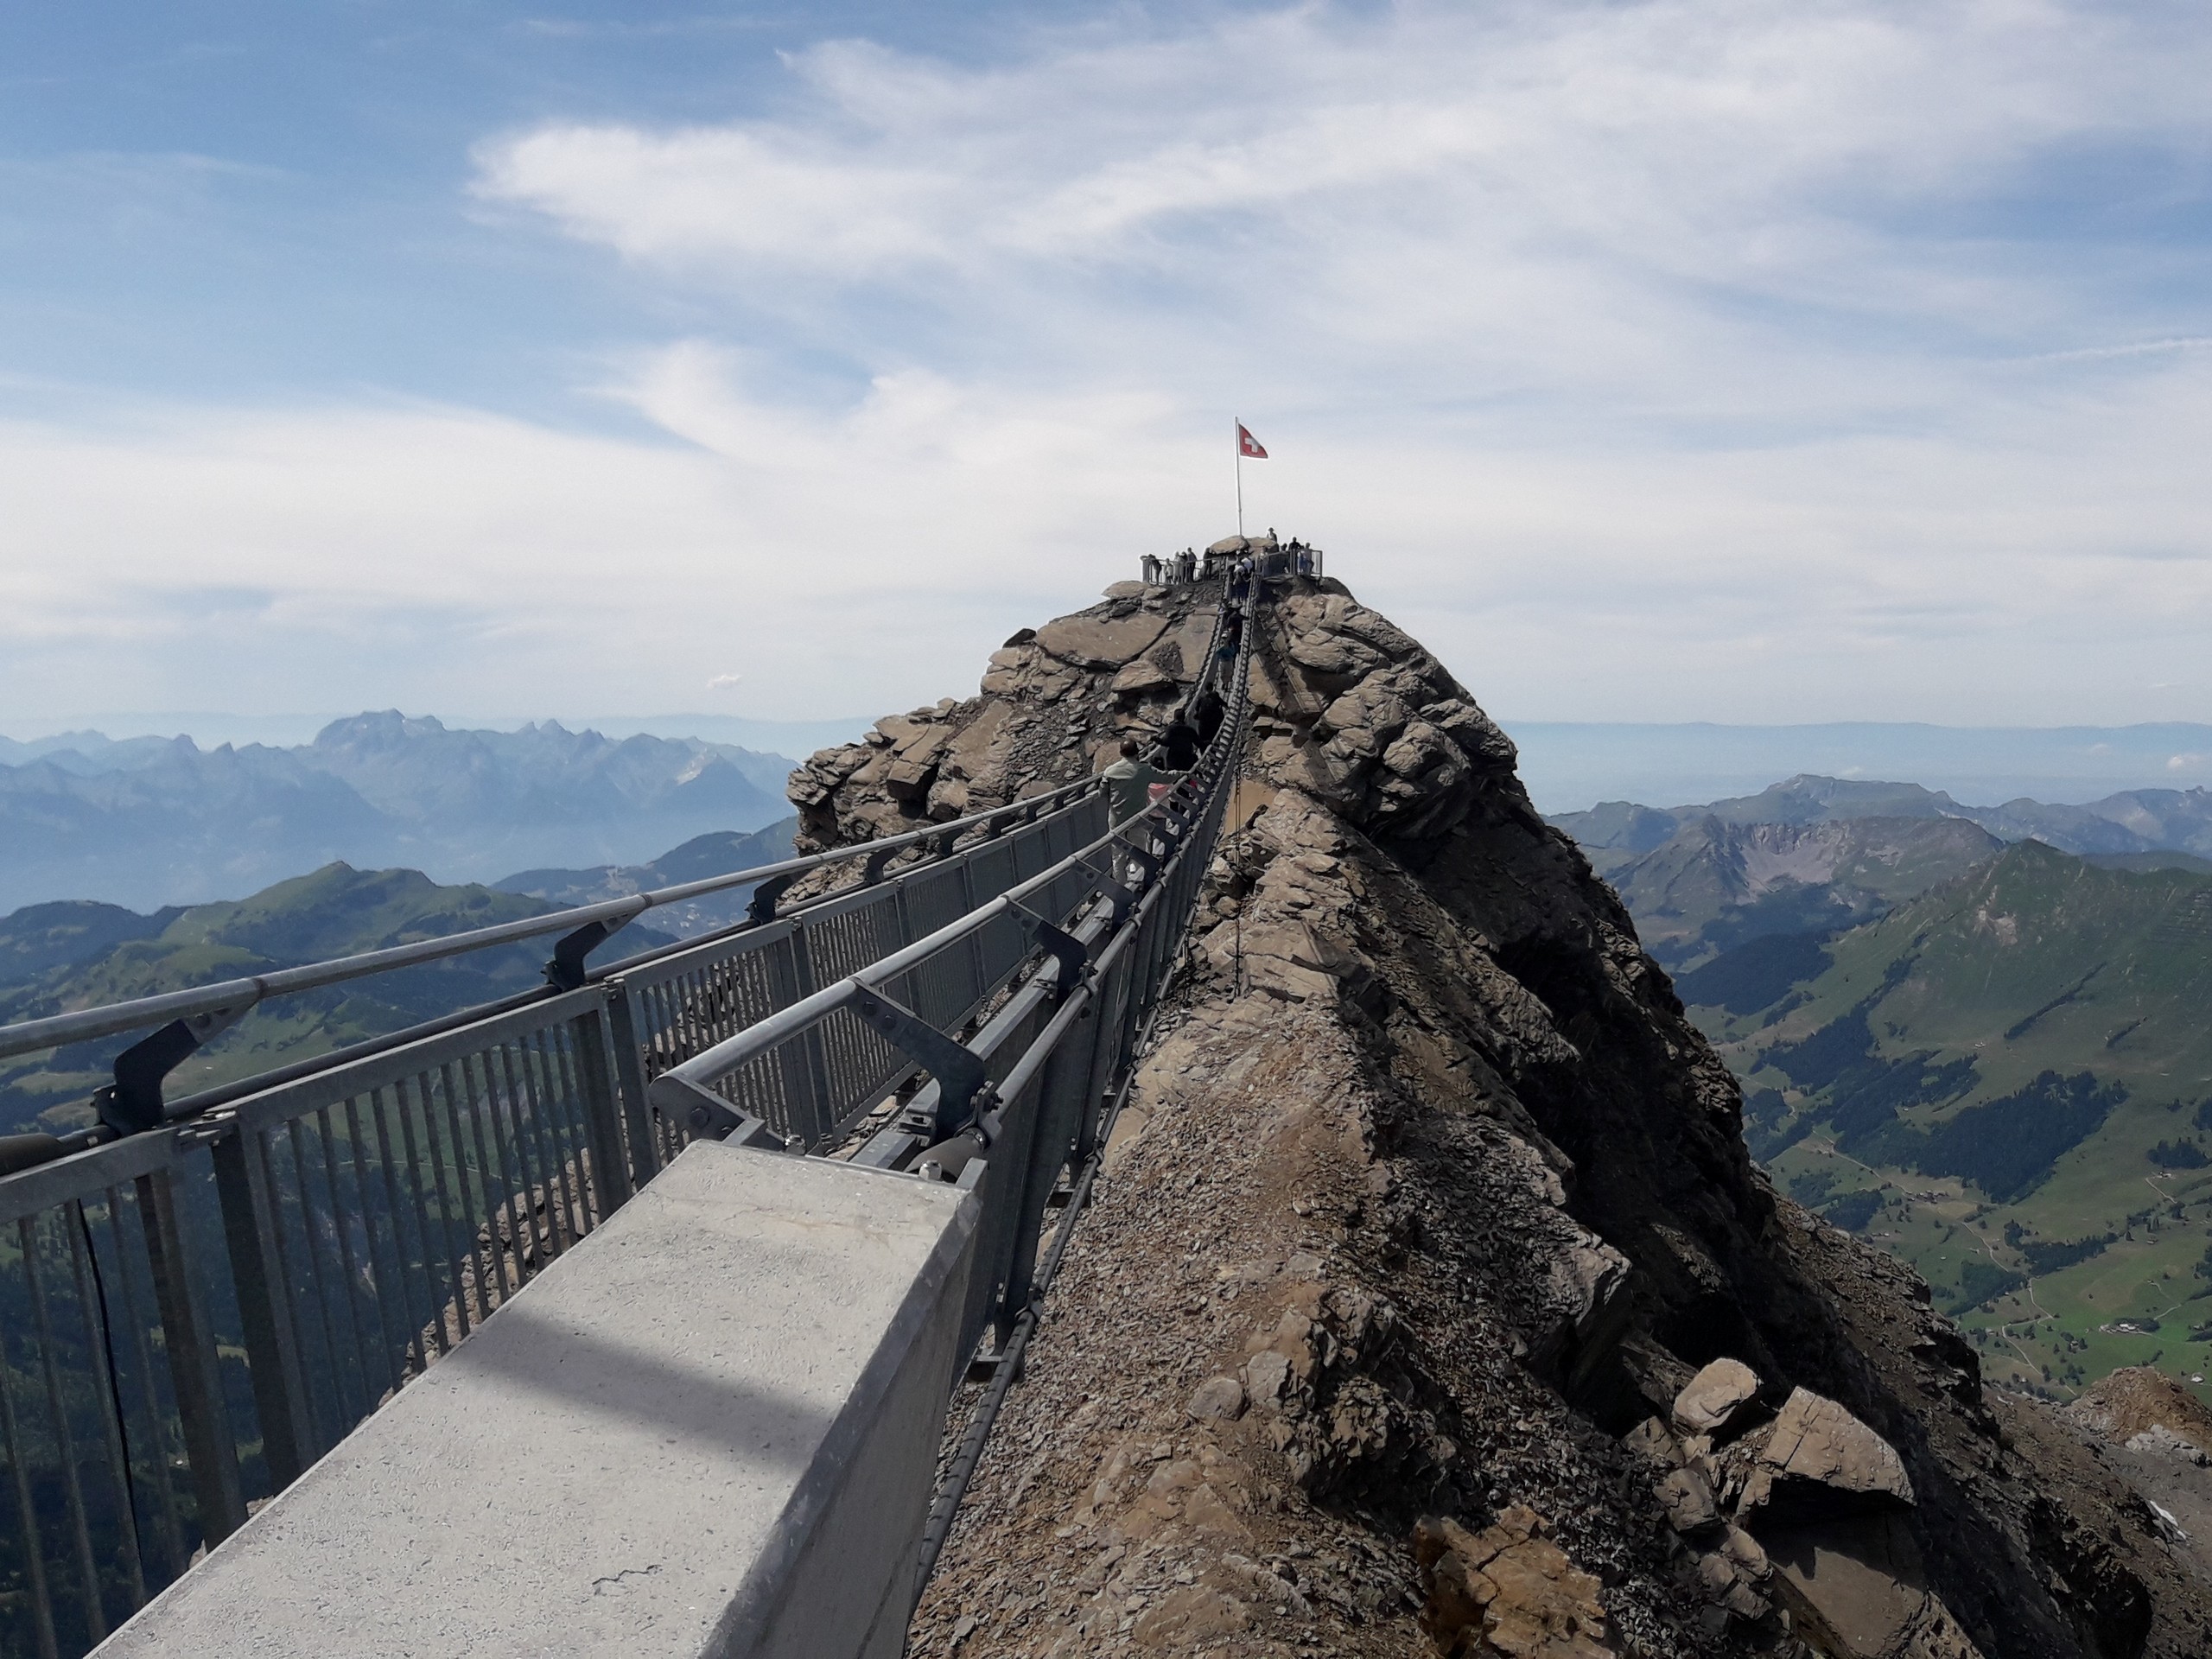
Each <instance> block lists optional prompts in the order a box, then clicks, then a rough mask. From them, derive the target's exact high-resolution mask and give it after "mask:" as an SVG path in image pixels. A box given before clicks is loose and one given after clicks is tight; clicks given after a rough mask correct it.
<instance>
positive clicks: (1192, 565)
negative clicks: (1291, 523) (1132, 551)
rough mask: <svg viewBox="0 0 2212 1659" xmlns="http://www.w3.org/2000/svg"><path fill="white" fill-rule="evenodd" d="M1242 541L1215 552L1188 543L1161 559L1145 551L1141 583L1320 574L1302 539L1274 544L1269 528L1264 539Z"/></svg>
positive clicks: (1171, 584)
mask: <svg viewBox="0 0 2212 1659" xmlns="http://www.w3.org/2000/svg"><path fill="white" fill-rule="evenodd" d="M1246 545H1247V547H1248V548H1249V551H1244V552H1238V553H1234V554H1231V553H1228V552H1223V553H1216V552H1215V551H1214V550H1212V549H1211V548H1209V549H1207V550H1205V552H1203V553H1201V552H1199V551H1198V550H1197V549H1196V548H1191V547H1186V548H1185V549H1184V550H1182V551H1181V552H1180V553H1170V554H1169V555H1168V556H1166V558H1164V559H1163V558H1161V557H1160V556H1159V555H1158V554H1156V553H1147V554H1146V555H1145V556H1144V557H1143V559H1142V561H1141V564H1142V567H1143V570H1144V581H1145V586H1147V588H1158V587H1160V586H1163V585H1165V586H1168V587H1176V586H1180V585H1182V584H1184V583H1186V582H1212V581H1214V580H1215V579H1216V578H1217V577H1219V576H1223V575H1230V576H1233V577H1234V578H1236V579H1237V580H1238V581H1240V582H1249V580H1250V578H1251V577H1253V576H1254V575H1258V576H1260V577H1262V578H1267V577H1272V576H1318V575H1320V574H1321V561H1320V556H1319V552H1318V550H1315V549H1313V548H1312V547H1309V546H1307V545H1306V543H1304V542H1300V541H1293V542H1290V543H1287V544H1278V543H1276V541H1275V533H1274V531H1272V530H1271V531H1268V539H1267V540H1266V541H1265V542H1255V543H1247V544H1246ZM1241 591H1242V590H1241V589H1240V592H1241Z"/></svg>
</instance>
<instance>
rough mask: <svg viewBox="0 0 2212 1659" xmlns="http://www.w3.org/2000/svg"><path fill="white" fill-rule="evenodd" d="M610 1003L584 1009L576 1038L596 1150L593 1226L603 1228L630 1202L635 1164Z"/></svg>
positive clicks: (593, 1156)
mask: <svg viewBox="0 0 2212 1659" xmlns="http://www.w3.org/2000/svg"><path fill="white" fill-rule="evenodd" d="M611 1001H612V999H609V1001H603V1002H601V1003H600V1004H599V1005H598V1006H597V1007H587V1008H580V1009H578V1010H577V1012H576V1015H575V1021H574V1024H573V1026H572V1027H571V1029H572V1030H573V1031H574V1032H575V1044H576V1072H577V1084H578V1089H579V1093H580V1095H581V1097H582V1102H581V1103H582V1107H583V1113H584V1122H585V1125H586V1128H587V1130H588V1134H587V1137H586V1138H587V1139H588V1141H589V1142H590V1144H591V1200H592V1210H593V1215H594V1219H593V1225H594V1226H599V1225H601V1224H604V1223H605V1222H606V1220H607V1217H609V1216H611V1215H613V1213H614V1212H615V1211H617V1210H618V1209H620V1207H621V1206H622V1205H625V1204H626V1203H627V1202H628V1201H629V1198H630V1191H631V1189H630V1163H629V1160H628V1159H627V1158H626V1157H625V1156H623V1152H622V1109H621V1101H620V1096H619V1095H618V1092H617V1090H616V1085H615V1075H616V1074H615V1071H614V1056H613V1043H612V1037H613V1033H611V1032H610V1031H609V1029H608V1027H609V1024H610V1023H611V1022H610V1021H609V1020H608V1017H607V1015H608V1009H609V1002H611Z"/></svg>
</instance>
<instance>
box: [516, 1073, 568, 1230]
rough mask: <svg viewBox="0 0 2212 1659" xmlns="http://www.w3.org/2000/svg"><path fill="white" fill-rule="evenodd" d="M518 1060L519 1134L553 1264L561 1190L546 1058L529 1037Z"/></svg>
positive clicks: (558, 1226)
mask: <svg viewBox="0 0 2212 1659" xmlns="http://www.w3.org/2000/svg"><path fill="white" fill-rule="evenodd" d="M515 1051H516V1054H517V1057H518V1058H519V1059H520V1060H521V1062H522V1087H523V1110H522V1116H521V1117H520V1118H519V1120H518V1128H517V1130H516V1134H517V1135H518V1137H519V1138H520V1139H522V1141H524V1144H525V1146H526V1147H528V1149H529V1154H530V1157H531V1160H533V1162H534V1163H535V1165H536V1166H537V1170H538V1171H539V1178H538V1181H537V1185H538V1187H539V1189H540V1191H541V1192H542V1193H543V1211H544V1216H545V1252H544V1254H545V1260H546V1261H548V1262H550V1261H552V1260H553V1259H554V1258H555V1257H556V1256H558V1255H560V1254H561V1251H562V1249H563V1241H562V1238H561V1217H560V1215H559V1214H558V1211H559V1210H560V1207H561V1193H560V1189H559V1188H558V1187H557V1186H556V1185H555V1183H554V1169H553V1162H552V1153H551V1149H550V1147H548V1145H547V1143H546V1137H545V1073H544V1057H543V1055H541V1054H540V1053H539V1052H537V1045H536V1044H534V1043H532V1042H531V1040H530V1037H529V1035H528V1034H525V1035H524V1036H523V1037H521V1038H519V1039H517V1040H516V1043H515Z"/></svg>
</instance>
